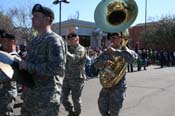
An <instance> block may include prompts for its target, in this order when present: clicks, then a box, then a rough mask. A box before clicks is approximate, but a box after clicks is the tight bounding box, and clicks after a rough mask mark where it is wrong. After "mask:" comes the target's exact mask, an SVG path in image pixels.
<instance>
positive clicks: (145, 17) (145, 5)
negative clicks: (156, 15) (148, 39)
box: [145, 0, 147, 36]
mask: <svg viewBox="0 0 175 116" xmlns="http://www.w3.org/2000/svg"><path fill="white" fill-rule="evenodd" d="M146 24H147V0H145V36H146Z"/></svg>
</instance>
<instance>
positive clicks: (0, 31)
mask: <svg viewBox="0 0 175 116" xmlns="http://www.w3.org/2000/svg"><path fill="white" fill-rule="evenodd" d="M5 36H6V31H5V30H3V29H0V38H4V37H5Z"/></svg>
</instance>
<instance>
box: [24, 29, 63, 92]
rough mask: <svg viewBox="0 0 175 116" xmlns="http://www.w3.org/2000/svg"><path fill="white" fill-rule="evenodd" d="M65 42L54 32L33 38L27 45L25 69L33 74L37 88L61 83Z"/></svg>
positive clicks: (50, 86)
mask: <svg viewBox="0 0 175 116" xmlns="http://www.w3.org/2000/svg"><path fill="white" fill-rule="evenodd" d="M65 53H66V52H65V43H64V41H63V39H62V37H60V36H59V35H57V34H56V33H54V32H46V33H44V35H42V36H41V37H40V38H39V39H38V38H34V39H33V40H32V41H31V42H30V43H29V45H28V46H27V57H26V62H27V70H28V71H29V72H30V73H31V74H32V75H33V80H34V82H35V87H34V88H37V89H39V90H42V89H46V88H51V89H53V88H55V87H56V85H62V81H63V77H64V74H65V62H66V61H65V60H66V55H65Z"/></svg>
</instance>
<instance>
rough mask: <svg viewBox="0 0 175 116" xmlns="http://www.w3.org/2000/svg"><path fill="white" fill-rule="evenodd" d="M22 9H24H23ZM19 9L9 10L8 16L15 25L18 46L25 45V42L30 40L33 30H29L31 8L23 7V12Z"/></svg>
mask: <svg viewBox="0 0 175 116" xmlns="http://www.w3.org/2000/svg"><path fill="white" fill-rule="evenodd" d="M23 9H24V8H23ZM23 9H21V8H12V9H9V12H8V15H9V16H10V17H11V19H12V20H13V24H14V25H15V27H16V28H15V31H16V36H17V38H18V40H19V41H18V43H19V44H27V42H28V41H29V40H30V39H31V38H32V37H31V36H32V33H33V30H32V28H31V17H32V14H31V13H30V10H29V9H31V8H29V7H25V10H23Z"/></svg>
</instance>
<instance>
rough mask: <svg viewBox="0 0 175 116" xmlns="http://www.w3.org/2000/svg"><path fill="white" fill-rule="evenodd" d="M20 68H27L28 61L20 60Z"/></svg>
mask: <svg viewBox="0 0 175 116" xmlns="http://www.w3.org/2000/svg"><path fill="white" fill-rule="evenodd" d="M19 69H20V70H22V69H23V70H26V69H27V63H26V62H25V61H21V62H19Z"/></svg>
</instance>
